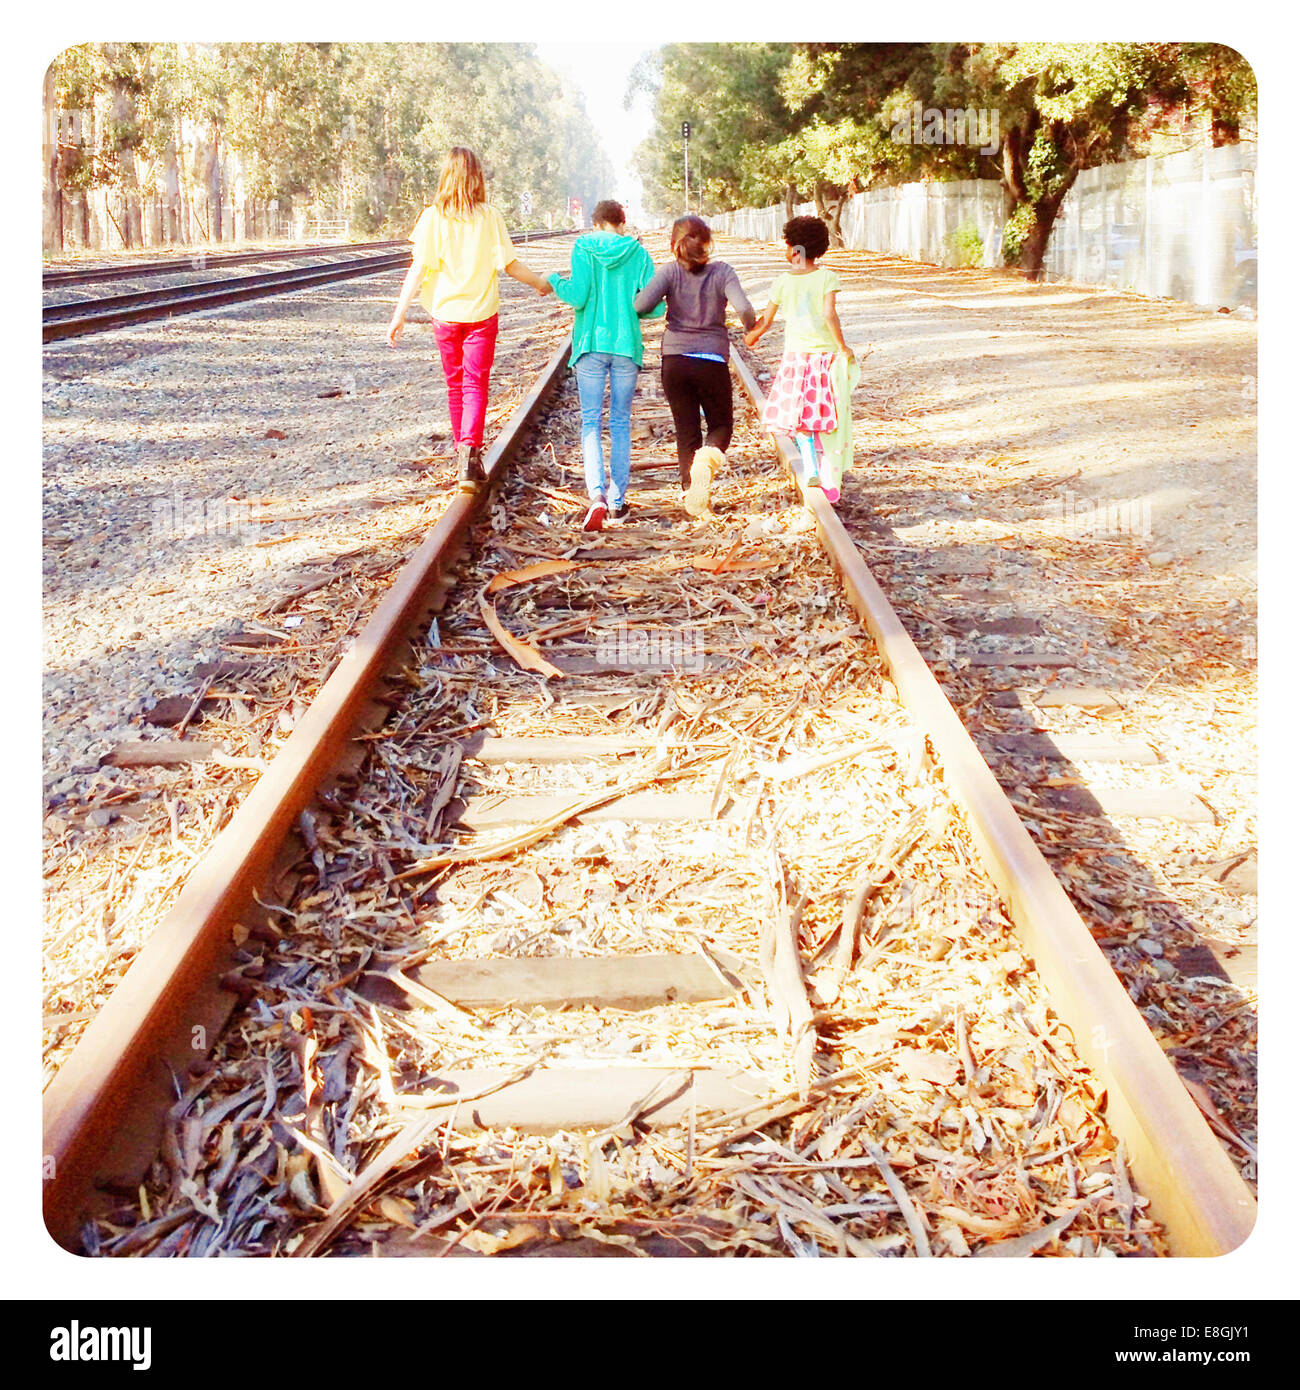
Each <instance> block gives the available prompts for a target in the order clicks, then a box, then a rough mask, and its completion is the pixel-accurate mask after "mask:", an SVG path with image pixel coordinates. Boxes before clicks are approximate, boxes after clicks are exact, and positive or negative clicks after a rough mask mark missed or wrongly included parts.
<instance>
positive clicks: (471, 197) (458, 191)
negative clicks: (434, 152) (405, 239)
mask: <svg viewBox="0 0 1300 1390" xmlns="http://www.w3.org/2000/svg"><path fill="white" fill-rule="evenodd" d="M486 202H487V185H486V184H485V183H484V181H483V166H482V165H481V164H480V163H479V158H478V155H476V154H475V153H474V151H473V150H471V149H467V148H466V147H465V146H464V145H456V146H454V147H453V148H452V151H451V153H450V154H449V155H448V156H447V162H446V163H445V164H444V165H443V166H442V177H441V178H440V179H439V180H438V192H437V193H436V194H435V195H434V199H433V205H434V207H436V208H437V209H438V211H439V212H440V213H442V215H443V216H444V217H470V216H472V215H473V213H474V209H475V208H478V207H481V206H482V205H483V204H484V203H486Z"/></svg>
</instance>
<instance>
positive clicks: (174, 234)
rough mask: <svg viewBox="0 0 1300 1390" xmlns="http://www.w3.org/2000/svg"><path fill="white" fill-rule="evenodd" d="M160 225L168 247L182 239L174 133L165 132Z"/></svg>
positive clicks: (173, 128) (179, 190)
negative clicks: (165, 142)
mask: <svg viewBox="0 0 1300 1390" xmlns="http://www.w3.org/2000/svg"><path fill="white" fill-rule="evenodd" d="M162 184H163V186H162V225H163V239H164V240H165V241H166V242H167V244H168V245H169V246H174V245H176V243H177V242H179V241H182V240H183V239H184V238H183V237H182V235H181V178H180V171H179V170H178V169H177V167H176V132H175V127H174V126H173V127H172V128H171V129H170V130H168V132H167V144H166V145H165V146H164V147H163V160H162Z"/></svg>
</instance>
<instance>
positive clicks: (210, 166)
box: [204, 125, 222, 242]
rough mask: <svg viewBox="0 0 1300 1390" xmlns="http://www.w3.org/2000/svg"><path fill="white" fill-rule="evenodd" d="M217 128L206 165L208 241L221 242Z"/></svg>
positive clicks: (211, 141) (210, 144)
mask: <svg viewBox="0 0 1300 1390" xmlns="http://www.w3.org/2000/svg"><path fill="white" fill-rule="evenodd" d="M220 139H221V137H220V135H219V133H218V130H217V127H216V126H215V125H213V127H212V136H211V139H210V140H209V141H208V144H207V150H206V153H207V161H206V163H205V165H204V181H205V184H206V187H207V194H208V227H207V232H208V240H209V241H212V242H218V241H220V240H221V228H222V220H221V146H220Z"/></svg>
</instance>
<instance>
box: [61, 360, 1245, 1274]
mask: <svg viewBox="0 0 1300 1390" xmlns="http://www.w3.org/2000/svg"><path fill="white" fill-rule="evenodd" d="M566 357H567V349H561V350H560V351H559V352H557V353H556V354H555V355H554V356H553V358H552V359H551V361H550V363H549V364H548V366H547V368H546V369H545V370H544V371H543V373H542V374H541V376H540V377H539V379H538V381H537V382H536V383H535V385H534V387H533V389H532V391H531V392H530V393H529V395H528V397H527V398H526V399H525V401H524V402H523V403H522V404H521V406H520V407H519V409H518V410H517V411H516V412H515V414H514V416H513V417H512V418H511V420H510V421H509V422H508V423H507V425H506V427H505V428H504V429H503V431H502V432H501V434H500V435H499V436H498V438H497V440H496V441H495V443H494V444H493V446H492V448H491V450H490V451H489V456H488V460H487V463H488V466H489V469H490V475H491V481H492V487H491V491H490V494H489V495H488V496H485V497H482V498H474V497H470V496H468V495H463V494H461V495H456V496H453V497H452V498H451V499H450V501H449V503H448V506H447V509H446V511H445V512H444V514H443V516H442V518H441V520H440V521H439V522H438V524H437V526H436V527H435V528H434V530H433V531H432V532H431V533H430V535H429V536H428V538H427V539H426V540H425V542H424V543H423V544H422V546H421V547H420V549H419V550H418V551H417V552H416V554H415V555H414V556H413V557H412V559H411V560H410V561H409V562H408V564H407V566H406V568H405V569H404V570H403V571H402V572H401V574H400V575H399V577H398V578H397V580H396V581H395V583H394V585H393V588H392V590H391V591H390V593H389V594H388V596H387V597H386V598H385V600H384V601H383V603H382V605H381V606H380V608H379V609H378V610H377V611H376V613H375V614H374V616H373V617H372V619H371V620H370V622H369V623H368V624H367V626H366V627H365V628H364V629H363V630H362V632H361V633H360V634H359V635H358V637H357V638H356V640H355V642H354V644H353V646H352V647H351V648H350V649H349V651H348V653H347V654H346V655H345V657H344V658H343V659H342V661H341V662H340V664H339V666H338V668H337V669H336V671H335V673H334V674H333V676H332V677H331V678H330V680H329V682H328V683H327V684H326V686H325V687H324V688H323V689H322V691H321V692H320V694H319V696H318V697H317V699H316V700H315V702H314V703H313V704H312V706H311V707H310V708H309V709H308V711H307V712H306V713H305V714H304V716H303V717H302V719H301V720H300V721H299V723H298V725H297V726H296V728H295V729H294V731H293V733H292V735H291V737H290V738H289V740H288V742H287V743H286V744H285V746H284V747H283V748H282V750H281V751H280V753H279V754H278V756H277V757H276V758H275V760H274V761H273V763H272V764H271V766H270V768H269V769H268V770H267V771H266V772H265V773H264V774H263V775H262V776H261V777H260V778H259V780H258V782H257V783H256V785H255V786H254V787H253V788H252V790H251V791H250V792H249V793H248V795H247V797H246V798H245V800H244V802H243V804H242V805H241V806H240V809H239V810H238V812H237V813H236V814H235V816H234V817H233V818H232V820H231V822H230V823H229V825H228V826H227V827H226V829H225V830H224V831H223V832H222V834H221V836H220V837H219V839H218V840H217V842H216V843H215V845H214V846H213V848H212V850H211V852H210V853H209V855H208V856H207V857H206V858H205V860H204V861H203V862H202V863H201V864H200V865H199V866H198V867H197V868H196V869H195V871H194V872H193V874H192V876H191V878H190V880H189V881H188V883H187V884H186V887H185V889H184V891H183V893H182V894H181V897H180V899H179V900H178V901H177V903H176V905H175V907H174V909H173V911H172V912H171V914H170V915H169V916H168V918H167V919H166V920H165V921H164V922H163V924H162V925H161V926H160V928H159V929H158V931H157V932H156V933H155V935H154V937H153V938H152V939H151V940H150V942H149V943H148V944H147V946H146V947H145V949H144V950H143V951H142V952H141V954H140V956H139V957H138V958H137V959H136V961H135V962H134V963H133V965H132V967H131V969H130V971H129V972H128V974H127V976H126V978H125V979H124V981H123V983H122V984H121V985H120V986H119V988H118V990H117V991H116V992H115V994H114V995H113V996H112V997H111V998H110V1000H109V1002H108V1004H107V1005H106V1006H105V1007H104V1009H103V1010H102V1011H101V1013H100V1015H99V1016H98V1017H97V1018H96V1019H95V1020H94V1022H93V1023H92V1024H91V1025H90V1027H89V1029H88V1030H87V1032H86V1033H85V1034H84V1036H83V1037H82V1039H81V1041H80V1042H79V1044H78V1046H77V1047H76V1049H75V1050H74V1052H73V1053H72V1054H71V1056H70V1057H69V1058H68V1060H67V1061H66V1062H65V1063H64V1065H63V1067H62V1068H61V1070H60V1071H59V1073H58V1074H57V1076H56V1077H55V1079H54V1081H53V1082H52V1083H51V1085H50V1087H49V1089H48V1090H47V1093H46V1130H45V1154H46V1174H47V1181H46V1184H45V1214H46V1220H47V1225H48V1226H49V1228H50V1230H51V1231H52V1233H53V1234H54V1235H55V1237H56V1238H57V1239H58V1240H60V1241H61V1242H62V1243H63V1244H65V1245H66V1246H67V1247H68V1248H70V1249H78V1250H83V1251H89V1252H92V1253H101V1254H106V1255H128V1254H138V1253H152V1254H163V1255H166V1254H196V1255H197V1254H211V1253H217V1252H221V1251H237V1252H239V1253H245V1254H249V1253H253V1254H294V1255H299V1256H304V1255H320V1254H338V1255H346V1254H368V1253H388V1254H433V1255H445V1254H470V1253H478V1254H492V1253H505V1252H511V1251H517V1252H518V1253H520V1254H549V1253H555V1252H556V1251H559V1250H561V1249H562V1248H563V1251H564V1253H573V1252H574V1251H575V1250H576V1251H578V1252H581V1253H591V1252H597V1253H608V1247H609V1246H610V1245H615V1246H620V1247H623V1251H622V1253H628V1252H629V1251H631V1250H634V1251H635V1252H636V1253H641V1254H659V1255H685V1254H709V1253H734V1254H745V1255H768V1254H791V1253H793V1254H815V1253H822V1254H832V1255H858V1256H863V1255H865V1256H873V1255H887V1256H888V1255H902V1254H915V1255H920V1256H926V1255H940V1254H958V1255H959V1254H965V1253H974V1254H977V1255H982V1254H993V1255H1011V1254H1031V1253H1038V1252H1042V1253H1046V1254H1065V1253H1070V1254H1097V1253H1108V1254H1126V1253H1133V1254H1151V1253H1155V1254H1164V1253H1169V1254H1183V1255H1187V1254H1215V1253H1222V1252H1224V1251H1226V1250H1230V1249H1232V1248H1234V1247H1235V1246H1236V1245H1238V1244H1240V1242H1241V1241H1242V1240H1243V1239H1244V1238H1245V1236H1246V1235H1247V1234H1248V1233H1249V1231H1250V1229H1251V1225H1252V1223H1253V1218H1254V1206H1253V1202H1252V1199H1251V1197H1250V1194H1249V1192H1248V1190H1247V1188H1246V1187H1245V1185H1244V1184H1243V1183H1242V1181H1241V1179H1240V1178H1239V1177H1238V1175H1237V1174H1236V1172H1235V1170H1234V1169H1233V1168H1232V1165H1231V1163H1230V1162H1229V1160H1228V1158H1227V1157H1226V1156H1225V1154H1224V1153H1223V1151H1222V1149H1221V1148H1220V1146H1219V1144H1218V1142H1217V1141H1216V1140H1215V1138H1214V1137H1213V1135H1212V1134H1211V1133H1210V1131H1209V1129H1208V1128H1207V1126H1206V1125H1205V1122H1204V1121H1203V1119H1202V1118H1201V1115H1200V1114H1199V1112H1198V1111H1197V1109H1196V1107H1195V1105H1194V1104H1193V1102H1192V1101H1191V1099H1190V1097H1189V1096H1188V1095H1187V1093H1186V1091H1185V1090H1184V1088H1183V1086H1182V1084H1181V1083H1180V1082H1179V1080H1178V1078H1177V1076H1176V1074H1175V1073H1174V1071H1173V1070H1172V1068H1171V1067H1170V1065H1169V1063H1168V1062H1167V1061H1166V1059H1165V1057H1164V1056H1163V1054H1162V1053H1161V1052H1160V1049H1159V1048H1158V1047H1157V1045H1156V1044H1155V1042H1154V1040H1153V1039H1152V1037H1151V1035H1150V1032H1149V1031H1148V1029H1147V1027H1146V1025H1145V1024H1144V1022H1143V1021H1142V1019H1141V1017H1140V1016H1139V1015H1138V1014H1137V1012H1136V1011H1135V1009H1134V1008H1133V1005H1132V1004H1131V1002H1130V1000H1129V999H1128V996H1127V994H1126V993H1125V992H1124V990H1123V989H1122V987H1121V986H1120V985H1119V983H1118V982H1117V980H1116V979H1115V976H1114V974H1113V973H1112V971H1111V970H1110V968H1109V966H1108V965H1107V963H1106V961H1105V959H1104V957H1103V956H1102V955H1101V953H1100V951H1099V949H1098V948H1097V946H1096V945H1095V943H1094V942H1093V941H1092V939H1091V938H1090V937H1089V935H1088V933H1087V931H1086V929H1085V928H1084V926H1083V923H1082V922H1081V921H1080V920H1079V918H1078V916H1077V914H1076V913H1075V911H1074V909H1073V907H1072V906H1071V904H1070V902H1069V900H1068V898H1067V897H1066V895H1065V894H1064V892H1063V891H1062V889H1061V888H1060V886H1059V884H1058V883H1057V881H1056V879H1055V877H1054V876H1053V874H1052V872H1051V870H1050V868H1049V866H1048V865H1047V863H1046V861H1045V860H1044V859H1043V858H1042V856H1041V855H1040V853H1039V851H1038V850H1037V848H1036V847H1035V845H1034V843H1033V841H1032V840H1031V838H1030V837H1029V835H1028V834H1027V832H1026V831H1025V830H1024V828H1023V826H1022V825H1021V823H1020V821H1019V820H1018V819H1017V817H1016V815H1015V812H1014V810H1013V808H1012V807H1011V806H1010V804H1009V803H1008V802H1007V800H1006V797H1005V795H1004V794H1003V792H1002V791H1001V789H1000V788H999V787H998V784H997V782H996V780H995V778H994V777H993V774H992V773H991V772H990V770H989V768H988V767H987V765H986V764H985V763H984V762H983V760H982V759H981V758H980V756H979V754H978V752H977V750H976V749H975V747H974V745H973V744H972V743H971V740H970V738H969V735H968V734H967V733H966V731H965V729H964V728H963V726H962V724H961V722H960V720H959V719H958V718H957V716H956V714H955V712H954V711H953V709H952V707H951V706H950V705H949V704H948V703H947V701H946V700H945V699H944V697H943V695H942V693H941V691H940V690H939V687H938V686H937V684H936V683H935V680H934V677H933V676H932V674H931V672H930V671H929V669H928V668H927V666H926V665H925V663H924V661H923V660H922V659H921V657H920V655H919V653H918V652H917V650H916V648H915V646H914V645H913V644H912V642H911V639H910V638H909V637H908V636H907V634H906V632H905V631H904V629H903V628H902V625H901V623H900V622H899V620H898V618H897V616H896V615H895V614H894V612H893V610H892V609H891V608H890V606H889V604H888V602H887V601H886V600H885V598H884V595H883V594H882V593H881V591H880V589H879V588H878V587H877V586H876V584H875V583H874V581H873V580H872V578H871V576H870V574H869V572H868V571H867V570H866V567H865V565H864V564H863V562H862V560H861V558H860V557H859V555H858V554H857V551H856V549H855V547H854V546H853V544H852V542H851V540H850V539H849V537H848V536H847V535H846V534H845V532H844V530H843V528H842V526H841V525H840V523H839V521H838V520H837V518H836V517H835V515H834V512H833V511H832V509H831V508H830V507H829V506H828V505H827V504H826V503H825V501H824V499H823V498H821V495H820V494H819V493H814V494H812V495H810V496H809V497H807V498H806V499H805V501H806V510H800V509H798V508H797V507H796V508H792V507H790V506H789V505H788V503H789V500H790V489H791V483H790V481H789V479H788V477H786V476H785V470H782V471H781V472H780V473H777V472H774V470H773V468H772V459H771V456H770V452H769V451H770V449H771V448H772V447H773V444H772V440H771V437H770V436H765V435H763V433H762V432H761V431H760V430H759V428H758V426H757V417H756V414H754V413H753V412H752V411H751V412H750V413H749V415H748V417H747V418H746V419H745V420H743V421H742V423H741V427H740V429H739V432H738V436H737V440H736V443H735V444H734V445H733V448H732V451H731V457H732V463H733V471H732V472H731V473H730V474H729V475H727V476H724V477H723V478H722V479H720V480H719V482H718V485H717V486H716V487H715V494H714V495H715V507H716V509H717V514H716V517H715V518H714V520H713V521H712V522H711V523H710V524H707V525H702V526H699V527H692V526H690V525H689V524H685V523H683V522H682V521H681V517H680V506H679V503H678V501H677V488H676V470H675V463H670V464H668V465H667V467H665V466H664V465H665V461H666V460H668V459H669V458H670V456H671V452H672V451H671V443H670V440H669V439H667V438H666V437H664V436H666V435H667V433H668V430H667V412H666V410H665V409H664V407H663V404H662V402H661V401H660V400H659V399H658V396H657V393H656V392H655V391H654V389H653V388H652V387H649V386H648V385H646V384H643V386H642V390H641V394H640V397H639V400H638V416H637V426H636V429H635V433H636V435H637V436H639V440H638V444H637V446H636V449H637V453H636V455H634V466H635V467H636V469H637V471H636V473H635V474H634V478H635V480H636V481H635V483H634V490H633V494H632V500H633V506H634V508H635V511H634V524H632V525H630V526H628V527H626V528H623V529H621V530H607V531H606V532H604V533H602V534H601V535H600V536H598V537H589V536H584V535H582V534H581V533H580V532H578V531H577V530H576V527H575V526H574V524H573V521H574V518H575V517H578V516H580V515H581V512H582V509H583V503H582V498H581V495H580V494H581V491H582V489H581V485H580V484H581V478H580V467H577V468H573V469H571V470H570V473H569V475H568V476H565V475H563V474H561V475H560V476H557V468H556V460H557V459H558V460H560V461H564V460H576V458H577V457H578V440H577V420H576V412H575V410H574V404H573V400H572V396H571V388H568V387H565V388H562V387H561V380H562V377H563V374H564V365H565V361H566ZM736 370H737V374H738V377H739V379H740V382H741V385H742V387H743V388H744V391H745V393H746V394H747V395H748V396H749V398H750V400H751V401H755V400H758V399H760V393H759V391H758V388H757V384H756V383H755V381H754V379H753V377H752V375H751V374H750V372H749V369H748V367H747V366H746V365H745V363H744V362H743V361H737V363H736ZM648 379H649V378H648V375H647V378H646V379H645V381H647V382H648ZM557 391H559V392H560V395H559V398H558V400H556V399H554V397H555V395H556V393H557ZM777 452H778V454H779V455H780V458H781V462H783V463H785V464H786V465H787V466H788V465H789V463H790V459H789V458H787V457H786V456H785V454H784V453H783V452H782V451H781V450H780V449H778V450H777ZM571 485H572V486H576V487H577V493H573V492H571V491H570V490H569V488H570V486H571ZM836 575H838V580H839V584H838V586H837V585H836V583H835V576H836ZM1130 1173H1131V1175H1132V1182H1131V1183H1130Z"/></svg>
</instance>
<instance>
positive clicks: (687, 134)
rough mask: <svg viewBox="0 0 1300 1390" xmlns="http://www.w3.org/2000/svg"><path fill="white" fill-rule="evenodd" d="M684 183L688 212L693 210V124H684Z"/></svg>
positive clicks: (685, 122) (686, 122) (684, 122)
mask: <svg viewBox="0 0 1300 1390" xmlns="http://www.w3.org/2000/svg"><path fill="white" fill-rule="evenodd" d="M682 181H683V183H684V185H685V204H686V211H687V212H690V210H691V123H690V121H683V122H682Z"/></svg>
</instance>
